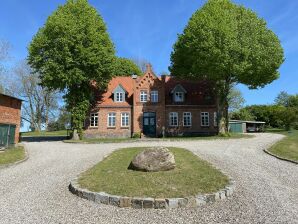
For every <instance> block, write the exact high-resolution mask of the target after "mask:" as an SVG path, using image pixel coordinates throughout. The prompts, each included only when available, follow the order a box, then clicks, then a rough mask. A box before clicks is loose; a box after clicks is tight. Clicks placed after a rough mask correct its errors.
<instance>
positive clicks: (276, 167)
mask: <svg viewBox="0 0 298 224" xmlns="http://www.w3.org/2000/svg"><path fill="white" fill-rule="evenodd" d="M281 138H282V136H281V135H277V134H258V135H257V136H256V137H255V138H250V139H233V140H214V141H205V140H200V141H184V142H150V143H148V142H141V143H124V144H123V143H121V144H119V143H118V144H99V145H81V144H75V145H73V144H65V143H62V142H44V143H26V146H27V148H28V151H29V155H30V158H29V160H28V161H26V162H24V163H22V164H19V165H17V166H15V167H10V168H5V169H1V170H0V223H5V224H9V223H13V224H16V223H38V224H40V223H241V224H242V223H298V166H297V165H295V164H291V163H288V162H285V161H280V160H277V159H276V158H274V157H271V156H269V155H267V154H265V153H263V151H262V149H263V148H266V147H268V146H269V145H271V144H272V143H274V142H275V141H277V140H279V139H281ZM148 144H150V146H151V145H164V146H176V147H184V148H187V149H189V150H191V151H193V152H194V153H195V154H197V155H199V156H200V157H201V158H204V159H206V160H208V161H210V162H211V163H213V164H214V165H215V166H217V167H218V168H220V169H222V170H223V171H224V172H226V173H227V174H228V175H230V176H231V177H232V178H233V179H234V180H235V181H236V191H235V192H234V195H233V197H232V198H231V199H228V200H225V201H220V202H216V203H214V204H212V205H208V206H206V207H201V208H198V209H173V210H133V209H119V208H116V207H110V206H106V205H97V204H95V203H93V202H89V201H87V200H84V199H81V198H78V197H76V196H75V195H73V194H71V193H70V192H69V191H68V188H67V186H68V183H69V181H70V180H71V179H72V178H74V177H75V176H76V175H78V174H79V173H81V172H82V171H84V170H86V169H88V168H89V167H91V166H92V165H93V164H95V163H97V162H98V161H100V160H101V159H102V158H103V157H104V156H105V155H107V154H109V153H111V152H112V151H113V150H115V149H117V148H119V147H129V146H146V145H148Z"/></svg>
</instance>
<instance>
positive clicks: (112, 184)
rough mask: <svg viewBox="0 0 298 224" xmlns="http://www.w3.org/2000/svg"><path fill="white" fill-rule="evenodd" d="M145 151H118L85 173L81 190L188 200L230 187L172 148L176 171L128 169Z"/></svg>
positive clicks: (188, 155) (182, 151)
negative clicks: (139, 153) (136, 157)
mask: <svg viewBox="0 0 298 224" xmlns="http://www.w3.org/2000/svg"><path fill="white" fill-rule="evenodd" d="M143 149H144V148H126V149H121V150H118V151H116V152H114V153H112V154H111V155H110V156H108V157H107V158H105V159H104V160H103V161H102V162H100V163H98V164H97V165H95V166H94V167H93V168H91V169H89V170H88V171H86V172H85V173H83V174H82V175H81V176H80V178H79V184H80V185H81V187H82V188H86V189H89V190H91V191H96V192H101V191H103V192H106V193H109V194H115V195H122V196H137V197H154V198H167V197H187V196H195V195H197V194H198V193H211V192H215V191H218V190H219V189H221V188H223V187H225V186H226V185H227V184H228V177H226V176H225V175H224V174H222V173H221V172H220V171H219V170H217V169H215V168H214V167H212V165H210V164H209V163H208V162H206V161H203V160H201V159H199V158H198V157H197V156H196V155H194V154H193V153H192V152H190V151H188V150H185V149H181V148H169V149H170V150H171V151H172V152H173V153H174V156H175V160H176V168H175V169H174V170H170V171H163V172H141V171H132V170H128V169H127V168H128V166H129V164H130V162H131V160H132V159H133V157H134V156H135V155H136V154H137V153H138V152H140V151H141V150H143Z"/></svg>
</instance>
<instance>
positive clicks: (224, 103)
mask: <svg viewBox="0 0 298 224" xmlns="http://www.w3.org/2000/svg"><path fill="white" fill-rule="evenodd" d="M218 88H219V91H218V93H219V96H218V98H219V107H218V110H219V120H220V122H219V125H218V126H219V127H218V128H219V134H221V135H226V134H227V133H229V102H228V95H229V93H230V90H231V84H230V82H229V80H228V79H227V80H225V82H224V83H222V84H221V85H218Z"/></svg>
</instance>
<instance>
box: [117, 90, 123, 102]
mask: <svg viewBox="0 0 298 224" xmlns="http://www.w3.org/2000/svg"><path fill="white" fill-rule="evenodd" d="M123 101H124V93H122V92H116V102H119V103H120V102H123Z"/></svg>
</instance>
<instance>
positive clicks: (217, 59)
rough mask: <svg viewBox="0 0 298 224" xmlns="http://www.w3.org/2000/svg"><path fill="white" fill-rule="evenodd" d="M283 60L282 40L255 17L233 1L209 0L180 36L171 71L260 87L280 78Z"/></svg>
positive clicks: (262, 21)
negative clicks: (279, 69)
mask: <svg viewBox="0 0 298 224" xmlns="http://www.w3.org/2000/svg"><path fill="white" fill-rule="evenodd" d="M283 60H284V55H283V49H282V47H281V44H280V41H279V39H278V37H277V36H276V35H275V34H274V33H273V32H272V31H271V30H269V29H268V28H267V25H266V22H265V21H264V20H263V19H260V18H258V16H257V15H256V13H254V12H253V11H251V10H249V9H246V8H244V7H243V6H238V5H235V4H233V3H232V2H231V1H230V0H209V1H208V2H207V3H206V4H205V5H204V6H203V7H202V8H201V9H200V10H198V11H196V12H195V13H194V14H193V16H192V17H191V19H190V21H189V23H188V25H187V26H186V28H185V29H184V32H183V34H181V35H179V38H178V41H177V42H176V44H175V45H174V51H173V53H172V55H171V61H172V64H171V67H170V70H171V72H172V74H174V75H176V76H187V77H193V78H195V79H197V78H208V79H211V80H227V79H228V80H231V81H232V82H237V83H243V84H246V85H248V86H249V87H250V88H257V87H262V86H264V85H266V84H268V83H270V82H272V81H273V80H275V79H277V78H278V76H279V73H278V68H279V67H280V65H281V64H282V62H283Z"/></svg>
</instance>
